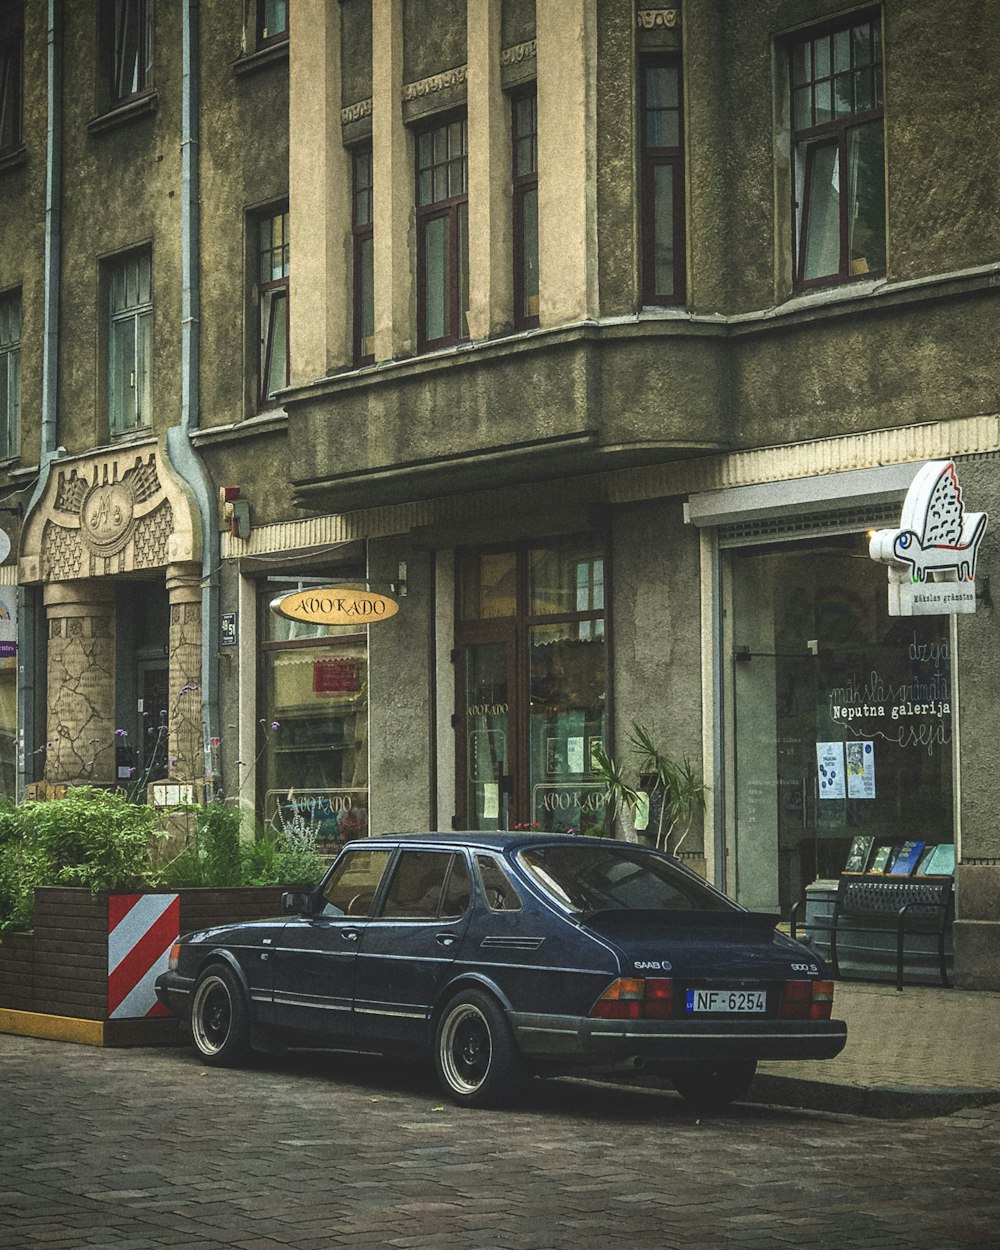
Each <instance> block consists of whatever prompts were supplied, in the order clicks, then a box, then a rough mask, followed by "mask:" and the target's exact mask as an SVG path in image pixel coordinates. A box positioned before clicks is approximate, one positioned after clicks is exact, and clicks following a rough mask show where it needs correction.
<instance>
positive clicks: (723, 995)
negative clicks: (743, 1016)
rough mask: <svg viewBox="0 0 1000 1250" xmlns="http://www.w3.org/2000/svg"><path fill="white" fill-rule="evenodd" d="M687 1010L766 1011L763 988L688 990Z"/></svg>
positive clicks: (765, 994) (765, 998)
mask: <svg viewBox="0 0 1000 1250" xmlns="http://www.w3.org/2000/svg"><path fill="white" fill-rule="evenodd" d="M687 1009H688V1011H717V1012H726V1013H730V1012H733V1013H735V1012H743V1011H766V1010H767V993H766V992H765V991H764V990H688V992H687Z"/></svg>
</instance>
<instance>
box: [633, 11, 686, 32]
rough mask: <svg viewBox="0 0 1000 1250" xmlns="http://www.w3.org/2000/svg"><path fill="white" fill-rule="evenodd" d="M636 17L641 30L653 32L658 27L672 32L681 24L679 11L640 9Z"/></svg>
mask: <svg viewBox="0 0 1000 1250" xmlns="http://www.w3.org/2000/svg"><path fill="white" fill-rule="evenodd" d="M636 16H637V18H638V25H639V26H641V27H642V29H643V30H655V29H656V28H657V27H658V26H661V27H666V28H667V30H674V29H675V28H676V27H678V26H680V24H681V11H680V9H640V10H639V12H638V13H637V15H636Z"/></svg>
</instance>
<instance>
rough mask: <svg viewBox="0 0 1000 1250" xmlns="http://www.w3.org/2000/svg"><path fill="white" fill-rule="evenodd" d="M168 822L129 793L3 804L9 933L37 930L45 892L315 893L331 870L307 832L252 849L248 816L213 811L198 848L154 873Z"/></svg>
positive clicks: (0, 899) (221, 808)
mask: <svg viewBox="0 0 1000 1250" xmlns="http://www.w3.org/2000/svg"><path fill="white" fill-rule="evenodd" d="M159 816H160V813H159V812H157V811H156V810H154V809H153V808H151V807H146V806H144V805H142V804H137V803H132V802H130V801H129V800H128V798H127V797H126V796H124V795H121V794H115V793H110V792H108V791H106V790H97V789H94V788H91V787H84V786H81V787H79V788H76V789H71V790H70V791H69V793H68V794H67V796H66V797H65V798H64V799H55V800H53V801H50V802H39V801H30V802H27V803H21V804H20V805H18V806H14V805H13V804H10V803H4V802H2V801H0V929H25V928H30V927H31V923H32V918H33V909H34V892H35V888H36V887H37V886H45V885H75V886H85V887H87V888H89V889H90V890H91V891H92V892H93V893H95V894H97V893H99V892H101V891H102V890H130V889H135V888H137V887H143V886H154V887H159V888H165V889H182V888H185V887H192V886H213V887H217V888H223V887H229V886H241V885H289V886H304V885H312V884H313V883H314V882H316V881H317V880H319V878H320V876H321V875H322V873H323V870H324V868H325V867H326V863H325V861H324V859H323V858H322V856H320V855H319V854H318V853H317V850H316V830H315V829H314V828H312V827H310V826H307V825H301V826H300V825H295V826H290V827H287V828H283V829H278V830H275V829H268V830H265V831H262V832H260V833H259V834H258V836H257V837H256V838H254V839H251V840H247V841H242V840H241V838H240V825H241V821H242V812H241V811H240V809H239V808H238V807H236V806H234V805H231V804H227V803H211V804H209V805H208V806H207V807H205V808H203V809H202V810H201V812H200V813H199V820H198V825H197V829H196V832H195V835H194V837H193V839H192V841H191V842H190V844H189V845H188V846H186V847H184V849H183V850H181V852H180V853H179V854H178V855H176V856H174V858H173V859H172V860H170V861H169V862H168V863H166V864H165V865H163V866H162V867H159V868H154V867H153V864H154V862H155V861H154V858H153V857H151V855H150V850H151V848H152V846H153V844H154V842H155V840H156V839H159V838H165V837H166V836H167V835H166V834H164V833H162V832H161V831H159V830H158V829H157V827H156V822H157V820H158V819H159Z"/></svg>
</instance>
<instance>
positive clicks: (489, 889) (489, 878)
mask: <svg viewBox="0 0 1000 1250" xmlns="http://www.w3.org/2000/svg"><path fill="white" fill-rule="evenodd" d="M476 872H478V874H479V884H480V885H481V886H482V890H483V894H484V896H485V898H486V903H487V905H488V907H489V909H490V911H520V910H521V899H520V896H519V895H518V892H517V890H516V889H515V888H514V883H513V882H512V881H511V879H510V878H509V877H508V876H507V873H506V871H505V870H504V868H503V865H502V864H500V863H499V862H498V861H497V860H495V859H494V858H493V856H492V855H477V856H476Z"/></svg>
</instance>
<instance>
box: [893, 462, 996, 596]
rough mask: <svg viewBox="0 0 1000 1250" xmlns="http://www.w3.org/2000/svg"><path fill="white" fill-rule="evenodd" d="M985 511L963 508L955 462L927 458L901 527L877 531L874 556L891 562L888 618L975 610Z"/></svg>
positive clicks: (908, 498)
mask: <svg viewBox="0 0 1000 1250" xmlns="http://www.w3.org/2000/svg"><path fill="white" fill-rule="evenodd" d="M987 519H988V518H987V514H986V513H985V512H967V511H966V509H965V502H964V500H963V499H962V488H961V486H959V484H958V473H957V471H956V469H955V462H954V461H953V460H929V461H928V462H927V464H925V465H923V466H922V467H921V468H920V469H918V471H917V474H916V476H915V477H914V479H913V481H912V482H911V484H910V489H909V490H908V491H907V492H906V499H905V500H904V501H903V511H902V514H901V516H900V519H899V529H895V530H877V531H876V532H875V533H873V534H872V535H871V538H870V540H869V543H868V554H869V555H870V556H871V558H872V559H873V560H878V561H880V562H881V563H882V564H887V565H888V566H889V615H890V616H940V615H949V616H950V615H955V614H957V613H963V612H975V610H976V558H977V556H978V554H979V544H980V542H981V541H982V538H983V534H985V532H986V522H987Z"/></svg>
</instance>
